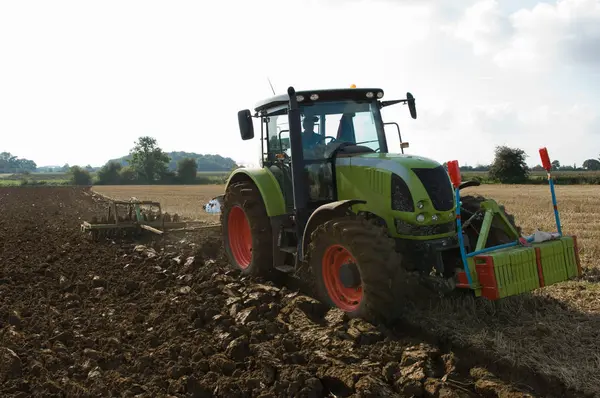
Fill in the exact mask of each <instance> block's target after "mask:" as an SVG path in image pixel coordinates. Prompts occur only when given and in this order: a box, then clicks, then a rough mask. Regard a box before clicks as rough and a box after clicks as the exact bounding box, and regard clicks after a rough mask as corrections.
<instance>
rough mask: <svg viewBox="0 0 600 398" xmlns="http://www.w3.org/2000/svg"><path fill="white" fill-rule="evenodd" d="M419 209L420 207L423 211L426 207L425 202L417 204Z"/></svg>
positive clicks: (420, 201)
mask: <svg viewBox="0 0 600 398" xmlns="http://www.w3.org/2000/svg"><path fill="white" fill-rule="evenodd" d="M417 207H418V208H419V209H422V208H423V207H425V202H423V201H422V200H419V201H418V202H417Z"/></svg>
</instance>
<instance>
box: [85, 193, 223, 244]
mask: <svg viewBox="0 0 600 398" xmlns="http://www.w3.org/2000/svg"><path fill="white" fill-rule="evenodd" d="M194 225H202V224H201V223H199V222H193V221H181V220H180V217H179V215H177V214H174V215H173V216H171V215H170V214H169V213H163V212H162V209H161V206H160V203H159V202H154V201H145V200H144V201H142V200H137V199H136V198H131V199H130V200H127V201H124V200H110V201H109V202H108V209H107V214H106V215H105V216H103V217H102V218H101V219H100V220H98V218H97V217H93V218H92V219H91V221H89V222H88V221H84V222H83V223H82V224H81V231H82V232H83V233H86V234H87V235H88V236H89V237H90V238H91V239H92V240H95V241H97V240H99V239H104V238H119V237H139V236H141V234H142V233H143V232H145V231H149V232H152V233H153V234H157V235H163V234H164V233H165V232H166V231H168V230H171V231H173V230H189V229H196V228H193V226H194ZM190 227H192V228H190ZM211 227H213V226H212V225H211V226H201V227H200V228H211Z"/></svg>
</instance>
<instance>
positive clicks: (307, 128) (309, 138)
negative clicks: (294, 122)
mask: <svg viewBox="0 0 600 398" xmlns="http://www.w3.org/2000/svg"><path fill="white" fill-rule="evenodd" d="M318 121H319V118H318V117H316V116H308V115H307V116H305V117H304V120H303V121H302V127H303V128H304V131H303V132H302V147H303V148H304V150H308V151H314V150H315V149H316V147H317V145H318V144H320V143H322V142H323V137H322V136H321V135H320V134H317V133H315V123H317V122H318Z"/></svg>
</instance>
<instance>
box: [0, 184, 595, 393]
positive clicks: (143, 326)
mask: <svg viewBox="0 0 600 398" xmlns="http://www.w3.org/2000/svg"><path fill="white" fill-rule="evenodd" d="M94 190H97V191H98V192H101V193H102V194H108V195H109V196H111V197H115V198H122V199H127V198H129V197H131V196H136V197H138V198H139V199H152V200H158V201H160V202H162V203H163V205H165V207H166V210H167V211H169V212H170V213H174V212H178V213H179V214H182V215H184V216H186V217H189V218H190V219H200V220H204V221H211V222H216V221H218V216H211V215H207V214H203V211H202V205H203V204H204V203H205V202H206V201H208V200H209V199H210V198H212V197H213V196H216V195H218V194H221V193H222V190H223V187H221V186H212V187H207V186H189V187H172V186H164V187H97V188H94ZM470 191H475V192H478V193H484V194H486V195H490V194H491V195H490V196H492V197H494V198H495V199H497V200H499V201H500V202H503V203H505V204H506V205H507V210H508V211H509V212H511V213H513V214H515V215H516V217H517V221H518V222H519V223H520V224H521V225H523V227H524V230H525V232H531V231H532V230H533V229H534V228H535V227H539V228H541V229H545V230H553V216H552V212H551V207H550V202H549V194H548V191H547V188H545V189H544V187H524V188H520V187H499V186H494V187H489V186H488V187H480V188H477V189H472V190H470ZM599 193H600V192H598V190H594V189H593V188H590V187H585V188H580V187H559V190H558V197H559V206H560V208H561V210H562V216H563V223H564V227H565V232H567V233H575V234H577V235H578V236H580V238H581V246H582V255H583V256H582V258H583V261H584V267H585V268H586V275H585V277H584V278H582V280H579V281H573V282H569V283H563V284H560V285H555V286H551V287H549V288H547V289H544V290H543V291H539V292H534V293H533V294H530V295H525V296H520V297H515V298H512V299H508V300H504V301H501V302H498V303H490V302H486V301H484V300H474V299H472V298H469V297H454V298H443V299H440V298H435V297H432V298H431V299H429V300H422V301H419V302H416V303H398V305H399V306H402V307H403V309H404V311H405V320H404V322H402V323H400V324H399V325H397V326H396V327H395V328H394V329H393V330H390V329H386V328H377V327H373V326H372V325H369V324H368V323H366V322H363V321H359V320H349V319H347V318H345V317H344V316H343V315H342V314H340V312H339V311H335V310H328V309H327V308H325V307H323V306H322V305H321V304H319V303H318V302H317V301H315V300H314V299H311V298H310V297H307V296H304V295H303V294H301V293H298V292H296V291H295V290H294V284H293V283H288V282H289V281H288V280H287V279H286V278H282V279H281V280H277V281H264V280H262V281H261V280H257V279H253V278H240V277H239V274H238V273H236V272H234V271H232V270H230V269H229V268H228V266H227V265H226V262H225V259H224V256H223V250H222V244H221V242H220V240H219V231H218V229H216V230H215V229H208V230H199V231H193V232H178V233H173V234H172V235H171V236H165V237H162V238H152V239H150V240H144V241H137V242H128V241H123V242H122V241H112V240H106V241H102V242H89V241H87V240H86V239H85V238H84V237H83V236H82V235H81V233H80V231H79V229H78V227H79V223H80V222H81V221H82V220H85V219H89V218H91V217H92V216H93V215H98V214H99V212H101V211H102V208H103V207H104V204H103V198H102V197H101V196H95V195H94V194H92V193H91V192H87V191H86V190H79V189H74V188H69V187H65V188H49V187H48V188H0V395H2V396H18V397H28V396H115V395H119V396H156V397H166V396H175V397H188V396H191V397H211V396H222V397H263V398H266V397H295V396H297V397H325V396H327V397H333V396H337V397H343V396H354V397H388V396H390V397H393V396H397V397H401V396H432V397H472V396H499V397H520V396H525V394H526V393H528V394H530V395H529V396H543V397H552V396H554V397H571V396H600V354H599V353H600V289H599V288H598V283H597V282H596V278H597V276H598V273H597V269H598V267H597V262H596V257H597V254H598V248H597V247H596V245H595V243H596V240H595V238H594V237H595V236H597V234H598V220H599V218H600V217H599V216H600V214H599V209H598V207H600V205H597V204H595V203H594V201H593V198H594V196H595V197H599V196H598V194H599ZM535 203H538V206H540V207H542V206H543V210H540V209H538V208H536V204H535ZM529 215H531V217H530V218H529V219H528V217H529ZM584 215H585V216H584Z"/></svg>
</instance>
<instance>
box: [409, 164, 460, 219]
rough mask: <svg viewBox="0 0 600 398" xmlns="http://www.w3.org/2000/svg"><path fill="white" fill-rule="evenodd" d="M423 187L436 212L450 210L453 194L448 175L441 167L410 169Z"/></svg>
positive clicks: (452, 204) (452, 203)
mask: <svg viewBox="0 0 600 398" xmlns="http://www.w3.org/2000/svg"><path fill="white" fill-rule="evenodd" d="M412 171H413V172H414V173H415V174H416V175H417V177H418V178H419V180H421V183H422V184H423V186H424V187H425V190H426V191H427V194H428V195H429V199H430V200H431V204H433V207H435V209H436V210H438V211H446V210H451V209H452V207H453V206H454V194H453V192H452V185H451V183H450V178H449V177H448V173H446V170H445V169H444V167H443V166H439V167H436V168H434V169H412Z"/></svg>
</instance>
